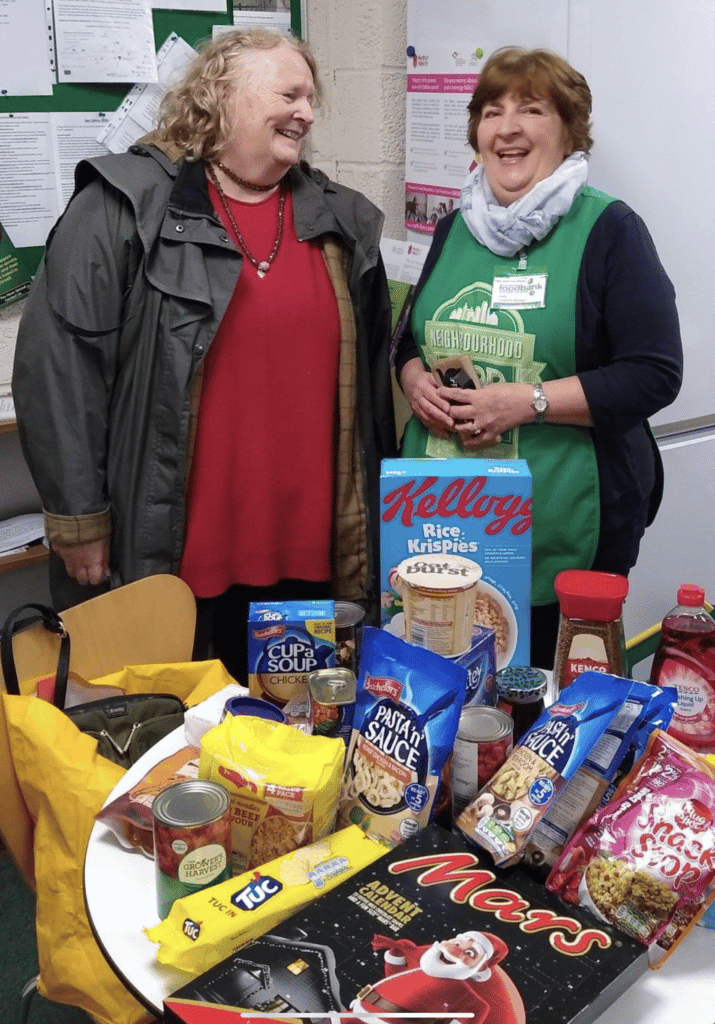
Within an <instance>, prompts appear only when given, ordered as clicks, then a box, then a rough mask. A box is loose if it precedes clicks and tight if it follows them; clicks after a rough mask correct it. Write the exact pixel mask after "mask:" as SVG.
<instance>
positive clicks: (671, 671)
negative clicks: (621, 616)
mask: <svg viewBox="0 0 715 1024" xmlns="http://www.w3.org/2000/svg"><path fill="white" fill-rule="evenodd" d="M704 601H705V591H704V590H703V589H702V587H698V586H696V585H695V584H693V583H684V584H682V585H681V587H680V589H679V590H678V603H677V605H676V606H675V608H672V609H671V610H670V611H669V612H668V614H667V615H666V616H665V618H664V619H663V627H662V633H661V638H660V644H659V645H658V649H657V650H656V652H655V657H654V658H653V667H652V669H651V673H650V681H651V683H654V684H655V685H657V686H674V687H675V688H676V689H677V691H678V704H677V706H676V709H675V712H674V714H673V718H672V721H671V723H670V726H669V727H668V732H669V733H671V735H673V736H675V737H676V739H679V740H681V741H682V742H683V743H687V745H688V746H689V747H693V748H694V749H697V750H700V751H701V752H702V751H703V750H704V749H712V750H715V621H713V619H711V617H710V615H709V614H708V612H707V610H706V609H705V605H704Z"/></svg>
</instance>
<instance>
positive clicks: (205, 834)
mask: <svg viewBox="0 0 715 1024" xmlns="http://www.w3.org/2000/svg"><path fill="white" fill-rule="evenodd" d="M152 815H153V818H154V861H155V864H156V902H157V910H158V912H159V917H160V918H161V919H162V920H163V919H164V918H165V917H166V916H167V915H168V913H169V911H170V910H171V906H172V904H173V902H174V900H176V899H179V897H180V896H188V895H189V894H190V893H192V892H198V890H199V889H205V888H206V887H207V886H209V885H215V884H216V883H217V882H223V881H224V880H225V879H227V878H230V877H231V818H230V797H229V794H228V792H227V791H226V790H225V789H224V788H223V786H219V785H218V783H216V782H209V781H207V780H204V779H189V780H187V781H185V782H177V783H175V784H174V785H173V786H167V788H166V789H164V790H162V791H161V793H159V794H158V795H157V796H156V797H155V798H154V802H153V804H152Z"/></svg>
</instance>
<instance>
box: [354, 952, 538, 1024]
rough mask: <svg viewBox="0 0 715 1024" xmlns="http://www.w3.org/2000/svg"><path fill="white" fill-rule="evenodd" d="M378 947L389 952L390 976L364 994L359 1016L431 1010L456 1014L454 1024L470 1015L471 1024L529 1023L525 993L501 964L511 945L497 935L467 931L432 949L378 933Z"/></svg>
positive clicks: (387, 972) (357, 1002)
mask: <svg viewBox="0 0 715 1024" xmlns="http://www.w3.org/2000/svg"><path fill="white" fill-rule="evenodd" d="M372 948H373V949H375V950H378V949H384V950H385V977H384V978H383V979H382V981H378V982H377V983H376V984H374V985H368V986H367V987H366V988H364V989H362V991H360V992H359V993H358V995H357V998H356V999H355V1000H354V1001H353V1002H352V1003H351V1005H350V1009H351V1010H352V1011H353V1012H354V1013H356V1012H359V1013H361V1014H366V1013H367V1014H370V1019H371V1020H372V1021H379V1020H381V1017H380V1012H381V1011H382V1013H386V1014H399V1013H424V1012H425V1011H431V1012H432V1013H454V1015H455V1018H454V1024H460V1015H461V1020H467V1018H466V1017H465V1016H464V1015H465V1014H469V1015H470V1017H469V1018H468V1019H469V1024H525V1021H526V1013H525V1010H524V1004H523V1002H522V999H521V996H520V994H519V991H518V989H517V988H516V986H515V985H514V983H513V982H512V980H511V979H510V978H509V976H508V975H507V974H506V973H505V972H504V971H503V970H502V968H501V967H499V966H497V965H498V964H499V963H500V962H501V961H502V960H503V959H504V957H505V956H506V955H507V953H508V952H509V947H508V946H507V945H506V943H505V942H503V941H502V939H500V938H499V937H498V936H496V935H488V934H486V933H485V932H462V933H461V934H460V935H455V936H454V938H451V939H444V940H442V941H441V942H434V943H432V945H431V946H418V945H416V944H415V943H414V942H412V941H411V940H410V939H390V938H387V937H385V936H384V935H375V937H374V938H373V940H372ZM448 1024H452V1022H451V1021H448Z"/></svg>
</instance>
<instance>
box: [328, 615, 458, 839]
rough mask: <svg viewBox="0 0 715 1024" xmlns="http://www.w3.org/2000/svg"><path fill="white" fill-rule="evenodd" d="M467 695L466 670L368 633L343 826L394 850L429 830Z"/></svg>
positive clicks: (371, 630) (382, 635) (343, 800)
mask: <svg viewBox="0 0 715 1024" xmlns="http://www.w3.org/2000/svg"><path fill="white" fill-rule="evenodd" d="M466 687H467V672H466V669H464V668H463V667H462V666H461V665H457V664H455V663H453V662H452V661H450V660H449V659H447V658H443V657H441V656H440V655H438V654H434V653H433V652H432V651H426V650H424V649H423V648H421V647H415V646H413V645H412V644H408V643H406V642H405V641H404V640H400V639H399V638H398V637H395V636H392V635H391V634H390V633H386V632H385V631H384V630H381V629H375V628H374V627H371V626H366V627H365V629H364V631H363V643H362V653H361V657H360V677H359V680H358V692H357V698H356V702H355V712H354V715H353V730H352V735H351V738H350V745H349V747H348V753H347V758H346V762H345V778H344V781H343V788H342V792H341V795H340V808H339V812H338V825H339V826H341V827H345V826H347V825H349V824H350V823H353V824H355V825H359V826H360V828H361V829H362V830H363V831H364V832H367V834H368V835H370V836H372V837H373V839H377V840H379V841H380V842H382V843H384V844H385V845H387V846H395V845H396V844H397V843H401V842H402V841H403V840H405V839H407V838H408V837H409V836H411V835H414V834H415V833H416V832H418V831H419V830H420V829H422V828H424V827H425V825H427V824H429V821H430V816H431V813H432V808H433V805H434V799H435V795H436V793H437V788H438V786H439V782H440V776H441V773H442V769H443V767H444V763H445V761H446V759H447V757H448V756H449V753H450V751H451V749H452V746H453V745H454V739H455V736H456V735H457V728H458V725H459V715H460V713H461V710H462V705H463V703H464V695H465V693H466Z"/></svg>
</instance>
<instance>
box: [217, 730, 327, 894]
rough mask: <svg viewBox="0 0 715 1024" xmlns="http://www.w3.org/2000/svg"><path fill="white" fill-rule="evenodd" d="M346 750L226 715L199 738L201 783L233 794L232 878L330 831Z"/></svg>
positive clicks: (322, 739) (316, 738)
mask: <svg viewBox="0 0 715 1024" xmlns="http://www.w3.org/2000/svg"><path fill="white" fill-rule="evenodd" d="M344 756H345V744H344V743H343V741H342V740H340V739H332V738H330V737H328V736H306V735H305V734H304V733H302V732H300V731H299V730H298V729H293V728H292V727H291V726H289V725H283V724H282V723H280V722H269V721H266V720H265V719H261V718H254V717H252V716H250V715H238V716H234V715H227V716H226V718H224V720H223V722H221V724H220V725H217V726H216V727H215V728H214V729H211V730H210V731H209V732H207V733H206V735H205V736H204V737H203V738H202V740H201V757H200V760H199V778H200V779H210V780H211V781H212V782H218V783H219V784H220V785H221V786H223V787H224V789H227V790H228V792H229V793H230V794H231V835H232V845H233V858H232V864H233V872H234V874H237V873H238V872H239V871H244V870H245V869H246V868H251V867H256V866H258V865H260V864H265V863H266V861H269V860H273V859H274V858H275V857H278V856H280V855H281V854H284V853H289V852H290V851H291V850H295V849H297V847H299V846H307V845H308V844H309V843H312V842H314V841H315V840H316V839H322V838H323V836H325V835H327V834H328V833H329V832H331V831H332V828H333V823H334V821H335V814H336V811H337V806H338V797H339V794H340V781H341V778H342V770H343V759H344Z"/></svg>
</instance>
